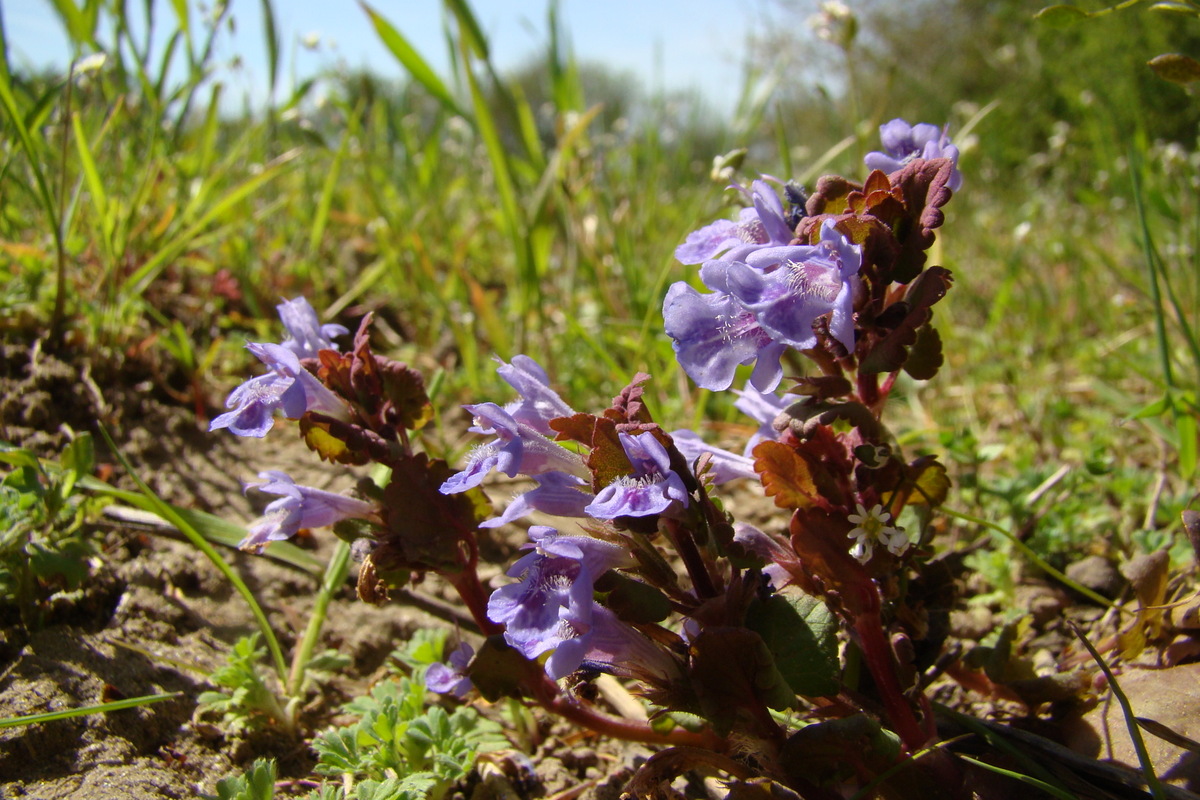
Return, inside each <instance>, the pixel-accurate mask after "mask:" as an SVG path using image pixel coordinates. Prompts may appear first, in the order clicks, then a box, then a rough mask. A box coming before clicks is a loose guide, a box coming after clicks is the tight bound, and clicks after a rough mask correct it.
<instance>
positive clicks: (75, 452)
mask: <svg viewBox="0 0 1200 800" xmlns="http://www.w3.org/2000/svg"><path fill="white" fill-rule="evenodd" d="M59 463H61V464H62V466H63V468H64V469H70V470H74V471H75V472H77V473H79V474H80V475H89V474H91V471H92V468H93V467H94V466H95V465H96V445H95V442H94V441H93V440H92V435H91V434H90V433H84V434H81V435H79V436H78V437H76V439H75V441H73V442H71V443H70V444H69V445H67V446H66V448H65V449H64V450H63V452H62V456H61V457H60V458H59Z"/></svg>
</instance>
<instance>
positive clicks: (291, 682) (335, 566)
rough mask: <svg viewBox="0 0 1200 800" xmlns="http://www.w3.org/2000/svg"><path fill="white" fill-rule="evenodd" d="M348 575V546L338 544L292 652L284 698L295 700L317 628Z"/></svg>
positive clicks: (314, 640) (346, 544)
mask: <svg viewBox="0 0 1200 800" xmlns="http://www.w3.org/2000/svg"><path fill="white" fill-rule="evenodd" d="M349 574H350V543H349V542H346V541H344V540H338V543H337V549H336V550H334V551H333V557H332V558H330V559H329V566H328V567H326V569H325V577H324V579H323V580H322V581H321V588H320V589H319V590H318V591H317V597H316V600H315V601H314V603H313V610H312V614H311V615H310V616H309V618H308V627H307V628H305V630H304V638H303V639H302V640H301V641H300V646H299V647H297V648H296V652H295V654H294V655H293V657H292V671H291V673H290V675H289V677H288V682H287V689H286V691H287V695H288V697H298V696H299V693H300V685H301V684H302V683H303V682H304V671H305V669H307V667H308V662H309V660H310V659H311V658H312V654H313V650H314V649H316V646H317V639H318V638H319V637H320V635H321V627H322V626H323V625H324V623H325V616H326V614H327V613H328V611H329V601H330V600H331V599H332V598H333V596H334V594H335V593H337V591H338V590H339V589H341V588H342V585H343V584H345V582H346V576H347V575H349Z"/></svg>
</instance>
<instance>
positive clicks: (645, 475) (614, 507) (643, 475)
mask: <svg viewBox="0 0 1200 800" xmlns="http://www.w3.org/2000/svg"><path fill="white" fill-rule="evenodd" d="M617 436H618V437H619V438H620V441H621V446H622V447H624V448H625V455H626V456H628V458H629V463H630V464H632V465H633V474H632V475H630V476H625V477H621V478H617V480H615V481H613V482H612V483H610V484H609V485H608V486H606V487H604V488H603V489H601V490H600V493H599V494H597V495H596V499H595V500H593V501H592V502H591V503H589V504H588V506H587V507H586V508H584V509H583V510H584V511H585V512H586V513H587V514H588V515H590V516H592V517H594V518H595V519H601V520H606V519H616V518H617V517H649V516H652V515H654V514H664V513H668V512H671V513H678V512H679V511H680V510H681V509H682V508H683V507H684V506H686V505H687V504H688V492H687V488H686V487H685V486H684V485H683V479H682V478H681V477H679V474H678V473H676V472H675V471H674V470H672V469H671V456H670V454H668V453H667V448H666V447H664V446H663V444H662V442H660V441H658V439H656V438H655V437H654V434H653V433H639V434H637V435H636V436H631V435H629V434H628V433H619V434H617Z"/></svg>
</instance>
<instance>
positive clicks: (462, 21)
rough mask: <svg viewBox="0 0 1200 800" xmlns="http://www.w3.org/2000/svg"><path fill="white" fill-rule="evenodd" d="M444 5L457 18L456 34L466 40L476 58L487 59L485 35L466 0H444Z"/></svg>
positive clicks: (488, 56)
mask: <svg viewBox="0 0 1200 800" xmlns="http://www.w3.org/2000/svg"><path fill="white" fill-rule="evenodd" d="M446 7H447V8H449V9H450V12H451V13H452V14H454V18H455V19H457V20H458V35H459V37H460V38H462V39H464V40H465V41H466V42H467V44H468V45H469V46H470V48H471V52H472V53H474V54H475V56H476V57H477V58H480V59H483V60H484V61H487V60H489V58H490V55H489V53H488V43H487V37H485V36H484V35H483V28H481V27H480V26H479V20H478V19H476V17H475V12H473V11H471V5H470V3H468V2H467V0H446Z"/></svg>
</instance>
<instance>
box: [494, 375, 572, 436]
mask: <svg viewBox="0 0 1200 800" xmlns="http://www.w3.org/2000/svg"><path fill="white" fill-rule="evenodd" d="M500 365H501V366H500V367H499V368H498V369H497V370H496V372H497V373H499V375H500V377H501V378H504V380H505V381H507V382H508V385H509V386H511V387H513V388H514V389H516V390H517V393H518V394H520V395H521V399H520V400H517V401H514V402H512V403H509V404H508V405H507V406H505V407H504V410H505V411H507V412H508V413H509V414H510V415H511V416H512V418H513V419H515V420H516V421H517V422H521V423H524V424H525V425H528V426H529V427H531V428H533V429H534V430H535V431H537V432H538V433H542V434H545V435H546V436H551V435H553V433H554V431H552V430H551V428H550V425H549V422H550V420H552V419H556V418H558V417H569V416H572V415H573V414H574V413H575V410H574V409H573V408H571V407H570V406H569V405H567V404H566V403H565V402H563V399H562V398H561V397H559V396H558V392H556V391H554V390H553V389H551V388H550V378H549V376H547V375H546V371H545V370H544V369H542V367H541V365H539V364H538V363H537V362H536V361H534V360H533V359H532V358H530V357H529V356H524V355H517V356H513V360H512V363H511V364H505V363H504V362H503V361H501V362H500Z"/></svg>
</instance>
